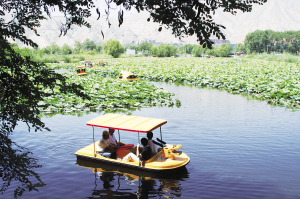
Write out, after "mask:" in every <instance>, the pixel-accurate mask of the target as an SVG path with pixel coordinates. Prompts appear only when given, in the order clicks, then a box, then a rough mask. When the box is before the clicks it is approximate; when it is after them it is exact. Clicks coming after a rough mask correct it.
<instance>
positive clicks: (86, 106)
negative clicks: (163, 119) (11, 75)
mask: <svg viewBox="0 0 300 199" xmlns="http://www.w3.org/2000/svg"><path fill="white" fill-rule="evenodd" d="M60 67H63V68H72V67H69V66H68V65H64V66H63V65H60ZM73 67H74V66H73ZM105 68H107V70H108V71H106V72H105V73H103V72H102V71H101V72H100V71H98V70H94V69H91V70H87V72H88V75H87V76H82V77H79V76H77V75H75V73H65V74H64V75H66V76H67V77H68V81H70V82H73V83H76V84H80V85H81V86H82V87H84V88H86V89H85V91H84V92H85V93H86V94H87V95H88V96H90V99H86V100H84V99H82V98H81V97H77V96H75V95H72V94H64V93H61V92H59V90H57V89H56V88H54V89H53V90H50V89H44V90H43V91H44V92H45V93H53V95H52V96H49V97H46V98H44V100H43V101H40V103H39V104H40V106H41V107H40V110H41V111H42V114H43V115H48V114H50V115H53V114H55V113H60V114H70V113H71V114H72V113H74V114H76V113H77V114H81V112H83V111H84V112H89V111H93V112H95V111H98V112H101V111H105V112H116V111H121V112H122V111H123V112H128V111H130V110H135V109H137V108H141V107H150V106H173V105H174V104H175V103H176V102H175V101H174V100H173V99H172V96H174V94H172V93H170V92H167V91H164V90H163V89H162V88H158V87H156V86H154V85H153V84H148V83H146V82H127V81H120V80H118V79H117V78H116V77H117V75H118V73H119V71H117V70H115V69H113V68H108V67H105ZM73 69H74V68H72V70H73ZM105 75H111V76H113V77H114V78H113V79H109V78H106V79H104V78H103V76H105ZM177 103H178V102H177ZM179 103H180V102H179ZM45 105H47V107H44V106H45Z"/></svg>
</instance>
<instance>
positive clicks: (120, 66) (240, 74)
mask: <svg viewBox="0 0 300 199" xmlns="http://www.w3.org/2000/svg"><path fill="white" fill-rule="evenodd" d="M277 57H280V56H277ZM107 61H108V62H109V65H110V67H109V68H108V67H102V68H100V69H99V71H98V73H99V74H104V75H109V74H112V73H114V72H113V71H116V72H117V71H120V70H129V71H131V72H133V73H134V74H136V75H138V77H139V78H143V79H146V80H150V81H165V82H178V83H185V84H190V85H195V86H201V87H202V86H205V87H212V88H217V89H222V90H227V91H228V92H230V93H234V94H243V95H248V96H249V97H253V98H255V99H260V100H266V101H267V102H268V103H270V104H274V105H281V106H285V107H289V108H300V85H299V82H300V66H299V64H298V63H297V64H289V63H285V62H274V61H263V60H254V59H245V58H238V59H233V58H215V59H205V58H193V57H189V58H181V57H180V58H176V59H172V58H160V59H155V58H145V57H144V58H126V59H124V58H121V59H110V60H107Z"/></svg>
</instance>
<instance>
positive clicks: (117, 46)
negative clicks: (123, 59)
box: [103, 39, 124, 58]
mask: <svg viewBox="0 0 300 199" xmlns="http://www.w3.org/2000/svg"><path fill="white" fill-rule="evenodd" d="M103 50H104V52H105V53H106V54H108V55H111V56H113V57H114V58H118V57H120V55H121V54H122V53H123V52H124V47H123V46H122V45H121V43H120V42H119V41H117V40H113V39H110V40H108V41H107V42H106V43H105V44H104V45H103Z"/></svg>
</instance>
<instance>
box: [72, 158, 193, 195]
mask: <svg viewBox="0 0 300 199" xmlns="http://www.w3.org/2000/svg"><path fill="white" fill-rule="evenodd" d="M77 165H78V166H80V167H85V168H88V169H91V170H92V171H93V173H94V177H95V187H94V188H93V190H92V196H89V197H87V198H95V197H97V198H98V197H105V198H152V197H155V198H169V197H171V198H173V197H181V195H182V193H181V190H182V188H181V184H180V181H181V180H184V179H187V178H189V173H188V171H187V169H186V168H185V167H183V168H180V169H177V170H176V171H175V172H173V173H172V175H170V173H159V174H155V173H150V172H145V171H136V170H134V169H129V168H120V167H116V166H112V165H105V164H100V163H94V162H90V161H86V160H81V159H77ZM101 185H102V186H101ZM168 195H169V196H168Z"/></svg>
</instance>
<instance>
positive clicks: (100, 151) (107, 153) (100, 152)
mask: <svg viewBox="0 0 300 199" xmlns="http://www.w3.org/2000/svg"><path fill="white" fill-rule="evenodd" d="M96 152H97V154H99V155H101V156H103V157H106V158H110V156H111V153H110V152H107V151H105V150H104V149H103V148H101V147H100V146H99V145H98V144H97V149H96Z"/></svg>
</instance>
